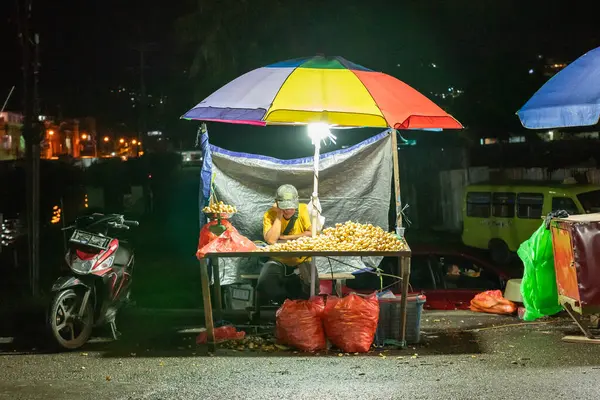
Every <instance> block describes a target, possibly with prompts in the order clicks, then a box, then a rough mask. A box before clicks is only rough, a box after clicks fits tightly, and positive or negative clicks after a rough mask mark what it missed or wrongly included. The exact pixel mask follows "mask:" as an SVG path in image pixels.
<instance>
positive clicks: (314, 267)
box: [310, 141, 321, 297]
mask: <svg viewBox="0 0 600 400" xmlns="http://www.w3.org/2000/svg"><path fill="white" fill-rule="evenodd" d="M314 144H315V157H314V161H313V166H314V171H313V177H314V179H313V193H312V206H313V207H312V216H311V224H310V225H311V235H312V237H315V236H317V221H318V210H317V200H318V198H319V158H320V154H321V141H315V143H314ZM316 278H317V264H316V261H315V258H314V257H312V258H311V260H310V296H311V297H312V296H314V295H315V291H316V288H315V284H316Z"/></svg>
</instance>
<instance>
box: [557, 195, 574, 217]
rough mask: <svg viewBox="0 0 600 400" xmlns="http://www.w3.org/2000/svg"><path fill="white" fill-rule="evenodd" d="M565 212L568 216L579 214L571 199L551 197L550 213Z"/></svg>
mask: <svg viewBox="0 0 600 400" xmlns="http://www.w3.org/2000/svg"><path fill="white" fill-rule="evenodd" d="M558 210H565V211H566V212H568V213H569V215H576V214H579V211H578V210H577V206H576V205H575V202H574V201H573V199H570V198H568V197H553V198H552V211H558Z"/></svg>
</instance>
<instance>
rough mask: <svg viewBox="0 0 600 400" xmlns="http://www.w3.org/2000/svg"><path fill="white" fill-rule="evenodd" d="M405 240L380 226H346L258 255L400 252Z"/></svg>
mask: <svg viewBox="0 0 600 400" xmlns="http://www.w3.org/2000/svg"><path fill="white" fill-rule="evenodd" d="M405 249H406V244H405V242H404V240H402V239H400V238H399V237H398V236H396V235H395V234H394V233H389V232H386V231H384V230H383V229H382V228H380V227H378V226H373V225H371V224H360V223H357V222H350V221H349V222H346V223H344V224H336V225H335V227H331V228H326V229H324V230H323V233H321V234H320V235H317V236H316V237H301V238H298V239H296V240H290V241H288V242H285V243H276V244H273V245H270V246H266V247H262V248H260V249H259V250H258V251H265V252H285V251H401V250H405Z"/></svg>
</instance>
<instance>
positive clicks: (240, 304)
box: [223, 283, 254, 310]
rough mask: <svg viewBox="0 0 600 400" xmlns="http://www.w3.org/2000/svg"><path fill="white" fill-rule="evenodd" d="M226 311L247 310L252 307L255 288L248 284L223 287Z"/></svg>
mask: <svg viewBox="0 0 600 400" xmlns="http://www.w3.org/2000/svg"><path fill="white" fill-rule="evenodd" d="M223 289H224V292H225V309H226V310H245V309H247V308H248V307H252V306H253V305H254V304H253V299H254V288H253V287H252V286H251V285H248V284H239V283H234V284H232V285H227V286H224V287H223Z"/></svg>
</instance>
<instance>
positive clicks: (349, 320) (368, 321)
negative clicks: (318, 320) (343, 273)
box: [324, 294, 379, 353]
mask: <svg viewBox="0 0 600 400" xmlns="http://www.w3.org/2000/svg"><path fill="white" fill-rule="evenodd" d="M378 322H379V301H378V300H377V296H376V295H375V294H372V295H371V296H369V297H361V296H358V295H356V294H349V295H348V296H346V297H344V298H342V299H340V298H337V297H330V298H328V299H327V305H326V306H325V316H324V323H325V333H326V334H327V338H328V339H329V340H330V341H331V343H333V344H334V345H335V346H336V347H338V348H339V349H341V350H343V351H344V352H346V353H357V352H358V353H365V352H367V351H369V349H370V348H371V344H373V339H374V337H375V331H377V323H378Z"/></svg>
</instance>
